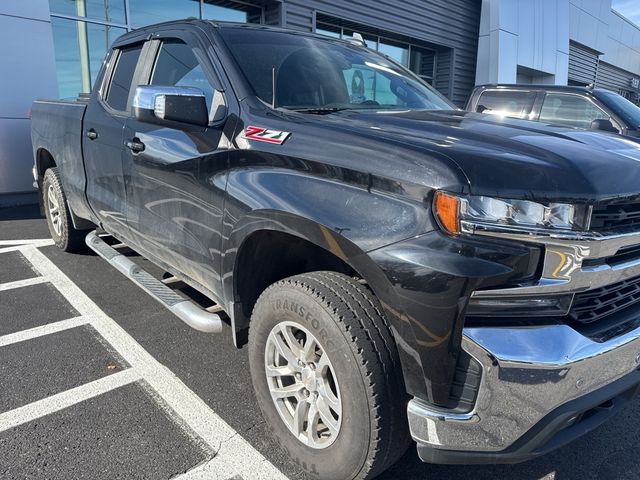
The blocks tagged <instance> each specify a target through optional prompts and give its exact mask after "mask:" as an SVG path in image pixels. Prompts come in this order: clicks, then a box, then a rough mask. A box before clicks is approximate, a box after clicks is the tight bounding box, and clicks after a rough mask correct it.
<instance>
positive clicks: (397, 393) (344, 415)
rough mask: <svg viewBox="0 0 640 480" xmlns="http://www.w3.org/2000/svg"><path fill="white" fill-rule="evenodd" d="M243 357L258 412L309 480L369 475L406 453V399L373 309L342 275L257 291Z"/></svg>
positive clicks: (367, 295)
mask: <svg viewBox="0 0 640 480" xmlns="http://www.w3.org/2000/svg"><path fill="white" fill-rule="evenodd" d="M249 361H250V365H251V376H252V380H253V385H254V388H255V391H256V396H257V399H258V403H259V405H260V408H261V409H262V413H263V416H264V417H265V419H266V421H267V423H268V424H269V425H270V426H271V427H272V430H273V431H274V433H275V436H276V438H277V439H278V441H279V442H280V443H281V445H282V446H283V447H284V449H285V450H286V451H287V453H288V454H289V455H290V456H291V457H292V458H293V459H294V461H295V462H296V463H297V464H298V466H300V467H301V468H303V469H304V470H305V471H306V472H307V473H309V474H310V475H311V476H313V477H316V478H318V479H355V478H373V477H374V476H376V475H378V474H380V473H381V472H383V471H384V470H385V469H386V468H388V467H389V466H390V465H391V464H393V463H394V462H395V461H396V460H397V459H398V458H399V457H400V456H401V455H402V453H404V451H405V450H406V447H407V445H408V441H409V435H408V430H407V425H406V401H405V397H406V394H405V393H404V388H403V385H402V373H401V372H400V371H399V365H398V355H397V351H396V348H395V344H394V342H393V338H392V337H391V334H390V333H389V329H388V327H387V326H386V323H385V319H384V317H383V314H382V310H381V308H380V305H379V303H378V302H377V300H376V298H375V297H374V296H373V294H372V293H371V292H370V291H369V290H368V289H367V288H365V287H364V286H362V285H360V284H358V283H357V282H356V281H354V280H352V279H351V278H349V277H347V276H345V275H342V274H338V273H334V272H313V273H308V274H303V275H297V276H294V277H290V278H288V279H285V280H282V281H280V282H277V283H275V284H273V285H272V286H270V287H269V288H268V289H266V290H265V291H264V292H263V293H262V295H261V296H260V298H259V299H258V301H257V302H256V306H255V308H254V311H253V315H252V318H251V327H250V334H249Z"/></svg>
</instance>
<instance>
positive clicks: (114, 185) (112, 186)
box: [82, 42, 144, 238]
mask: <svg viewBox="0 0 640 480" xmlns="http://www.w3.org/2000/svg"><path fill="white" fill-rule="evenodd" d="M143 47H144V42H139V43H136V44H133V45H127V46H123V47H121V48H116V49H114V50H113V51H112V52H111V55H110V57H109V60H108V63H107V66H106V67H105V68H106V69H105V74H104V76H103V80H102V84H101V85H100V86H99V87H98V86H96V88H94V93H93V95H92V97H91V100H90V102H89V106H88V107H87V113H86V115H85V119H84V124H83V137H82V138H83V140H82V142H83V153H84V162H85V169H86V176H87V199H88V201H89V205H90V206H91V208H92V209H93V211H94V213H95V214H96V215H97V217H98V218H99V219H100V221H101V223H102V227H103V228H104V229H105V230H106V231H108V232H109V233H112V234H114V235H116V236H119V237H123V238H126V237H127V236H128V227H127V222H126V220H125V209H126V192H125V184H124V175H123V170H122V160H123V159H122V155H123V132H124V125H125V122H126V119H127V117H128V115H129V114H128V110H129V106H130V104H131V90H132V89H131V86H132V85H133V84H134V77H135V76H136V74H137V72H136V70H137V68H138V65H139V59H140V58H141V55H142V52H143Z"/></svg>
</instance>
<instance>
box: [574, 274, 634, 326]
mask: <svg viewBox="0 0 640 480" xmlns="http://www.w3.org/2000/svg"><path fill="white" fill-rule="evenodd" d="M638 302H640V277H636V278H631V279H628V280H623V281H622V282H618V283H613V284H611V285H607V286H606V287H601V288H595V289H593V290H588V291H586V292H582V293H577V294H576V295H575V298H574V300H573V305H572V307H571V310H570V311H569V318H571V320H574V321H576V322H579V323H582V324H590V323H593V322H597V321H598V320H600V319H602V318H605V317H608V316H609V315H613V314H614V313H616V312H619V311H621V310H623V309H625V308H627V307H630V306H631V305H634V304H636V303H638Z"/></svg>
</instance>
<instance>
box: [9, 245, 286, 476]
mask: <svg viewBox="0 0 640 480" xmlns="http://www.w3.org/2000/svg"><path fill="white" fill-rule="evenodd" d="M39 245H40V244H39V243H31V244H28V245H23V246H22V247H20V252H21V253H22V255H24V256H25V257H26V258H27V260H29V262H30V263H31V264H32V265H33V267H34V268H35V269H36V270H37V271H38V272H40V273H41V274H42V276H43V277H44V278H46V279H47V280H48V281H50V282H51V284H52V285H53V286H54V287H55V288H57V289H58V291H59V292H60V293H61V294H62V295H63V296H64V297H65V298H66V300H67V301H68V302H69V303H70V304H71V305H72V306H73V308H75V310H76V311H77V312H78V313H79V314H80V315H81V316H82V318H87V319H89V321H88V323H89V324H90V325H91V326H92V327H93V328H94V329H95V330H96V331H97V332H98V333H99V334H100V335H101V336H102V337H103V338H104V339H105V340H106V341H107V342H108V343H109V344H110V345H111V346H112V347H113V348H114V349H115V350H116V351H117V352H118V353H119V354H120V356H121V357H122V358H123V359H124V360H125V361H126V362H127V363H128V364H129V365H131V367H132V368H131V369H130V370H126V371H124V372H121V373H119V374H116V375H121V374H122V373H125V372H127V371H131V372H135V374H132V373H130V375H134V376H135V377H136V379H137V378H141V379H143V380H144V381H145V382H146V383H147V384H148V385H150V386H151V388H152V389H153V390H155V392H156V393H157V394H158V395H159V396H160V397H161V399H162V400H163V401H164V402H165V403H166V405H167V406H168V407H169V408H170V409H171V412H169V413H170V414H171V415H174V416H175V417H176V421H177V423H178V424H183V425H186V426H188V427H189V429H190V430H191V431H192V432H193V433H194V434H196V435H197V436H198V437H200V438H201V439H202V440H203V441H204V442H205V443H206V444H207V445H208V446H209V448H210V449H211V450H212V451H213V452H215V453H216V456H215V457H214V458H213V459H212V460H210V461H209V462H207V463H205V464H203V465H200V466H199V467H197V468H196V469H194V470H193V471H192V472H187V474H186V475H187V477H185V478H193V479H205V478H206V479H210V478H212V477H218V478H230V477H233V476H235V475H240V476H242V477H243V478H251V479H254V478H260V479H278V480H279V479H286V477H285V476H284V475H283V474H282V473H281V472H280V471H279V470H278V469H277V468H276V467H274V466H273V465H272V464H271V463H270V462H269V461H268V460H266V459H265V457H264V456H263V455H261V454H260V453H259V452H258V451H257V450H255V449H254V448H253V447H252V446H251V445H250V444H249V443H248V442H247V441H246V440H244V439H243V438H242V437H241V436H240V435H239V434H238V433H237V432H236V431H235V430H234V429H233V428H231V427H230V426H229V425H228V424H227V423H226V422H225V421H224V420H223V419H222V418H220V416H219V415H218V414H216V413H215V412H214V411H213V410H211V408H209V406H208V405H207V404H206V403H205V402H204V401H203V400H202V399H201V398H200V397H198V396H197V395H196V394H195V393H193V391H191V390H190V389H189V388H188V387H187V386H186V385H185V384H184V383H183V382H182V381H181V380H180V379H179V378H178V377H176V375H175V374H174V373H173V372H171V371H170V370H169V369H168V368H166V367H165V366H164V365H162V364H161V363H160V362H158V361H157V360H156V359H155V358H153V357H152V356H151V355H150V354H149V353H148V352H147V351H146V350H145V349H144V348H142V346H140V344H138V343H137V342H136V341H135V339H134V338H133V337H131V336H130V335H129V334H128V333H127V332H126V331H125V330H124V329H123V328H122V327H120V325H118V324H117V323H116V322H115V321H114V320H113V319H111V318H110V317H108V316H107V315H106V314H105V313H104V312H103V311H102V310H101V309H100V308H99V307H98V305H96V304H95V303H94V302H93V301H92V300H91V299H90V298H89V297H88V296H87V295H86V294H85V293H84V292H83V291H82V290H81V289H80V288H79V287H78V286H77V285H76V284H75V283H73V282H72V281H71V280H70V279H69V278H68V277H67V276H66V275H65V274H64V273H63V272H62V271H61V270H60V269H59V268H58V267H57V266H56V265H55V264H54V263H53V262H52V261H51V260H49V259H48V258H47V257H46V256H45V255H44V254H43V253H42V252H40V251H39V250H38V249H37V247H38V246H39ZM105 268H109V267H108V266H107V265H105ZM51 325H54V324H51ZM43 328H44V327H43ZM14 335H16V334H14ZM112 376H114V375H112ZM107 378H110V377H107ZM103 380H105V381H106V379H103ZM78 388H81V387H78ZM114 388H115V387H114ZM73 390H76V389H73ZM73 390H70V391H69V392H72V391H73ZM105 391H106V390H105ZM67 393H68V392H63V393H61V394H58V395H56V396H54V397H59V396H61V397H60V398H63V399H64V398H67V397H66V394H67ZM54 397H50V398H54ZM73 398H75V399H76V401H73V402H71V403H69V404H65V406H70V405H72V404H73V403H77V402H78V401H82V400H83V398H81V397H79V396H77V395H76V396H75V397H73ZM89 398H90V397H89ZM46 400H48V399H45V400H42V401H40V402H36V403H38V404H39V403H41V402H44V403H43V405H47V403H46ZM68 401H71V398H69V399H68ZM31 405H35V404H31ZM29 407H30V405H27V406H25V407H21V408H20V409H17V410H13V411H11V412H6V413H5V414H2V415H0V431H1V429H2V425H4V424H3V423H2V422H3V421H4V422H5V423H6V424H7V425H9V424H11V425H12V423H11V419H12V418H14V417H13V416H12V415H14V414H15V412H17V411H18V410H20V411H21V413H20V416H19V418H21V419H23V420H21V422H22V423H24V422H26V421H29V420H34V419H36V418H38V417H39V416H41V415H43V414H44V413H42V412H43V411H45V409H44V408H29ZM61 408H64V407H61ZM3 416H4V417H3ZM13 422H14V423H15V420H13ZM7 428H10V427H7ZM191 475H193V477H191ZM202 475H204V476H202Z"/></svg>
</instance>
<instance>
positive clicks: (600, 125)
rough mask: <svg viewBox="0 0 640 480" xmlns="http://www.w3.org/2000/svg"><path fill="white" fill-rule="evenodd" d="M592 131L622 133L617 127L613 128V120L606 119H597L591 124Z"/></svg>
mask: <svg viewBox="0 0 640 480" xmlns="http://www.w3.org/2000/svg"><path fill="white" fill-rule="evenodd" d="M591 129H592V130H600V131H602V132H611V133H620V132H619V131H618V129H617V128H616V127H614V126H613V123H611V120H608V119H606V118H596V119H595V120H594V121H593V122H591Z"/></svg>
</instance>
